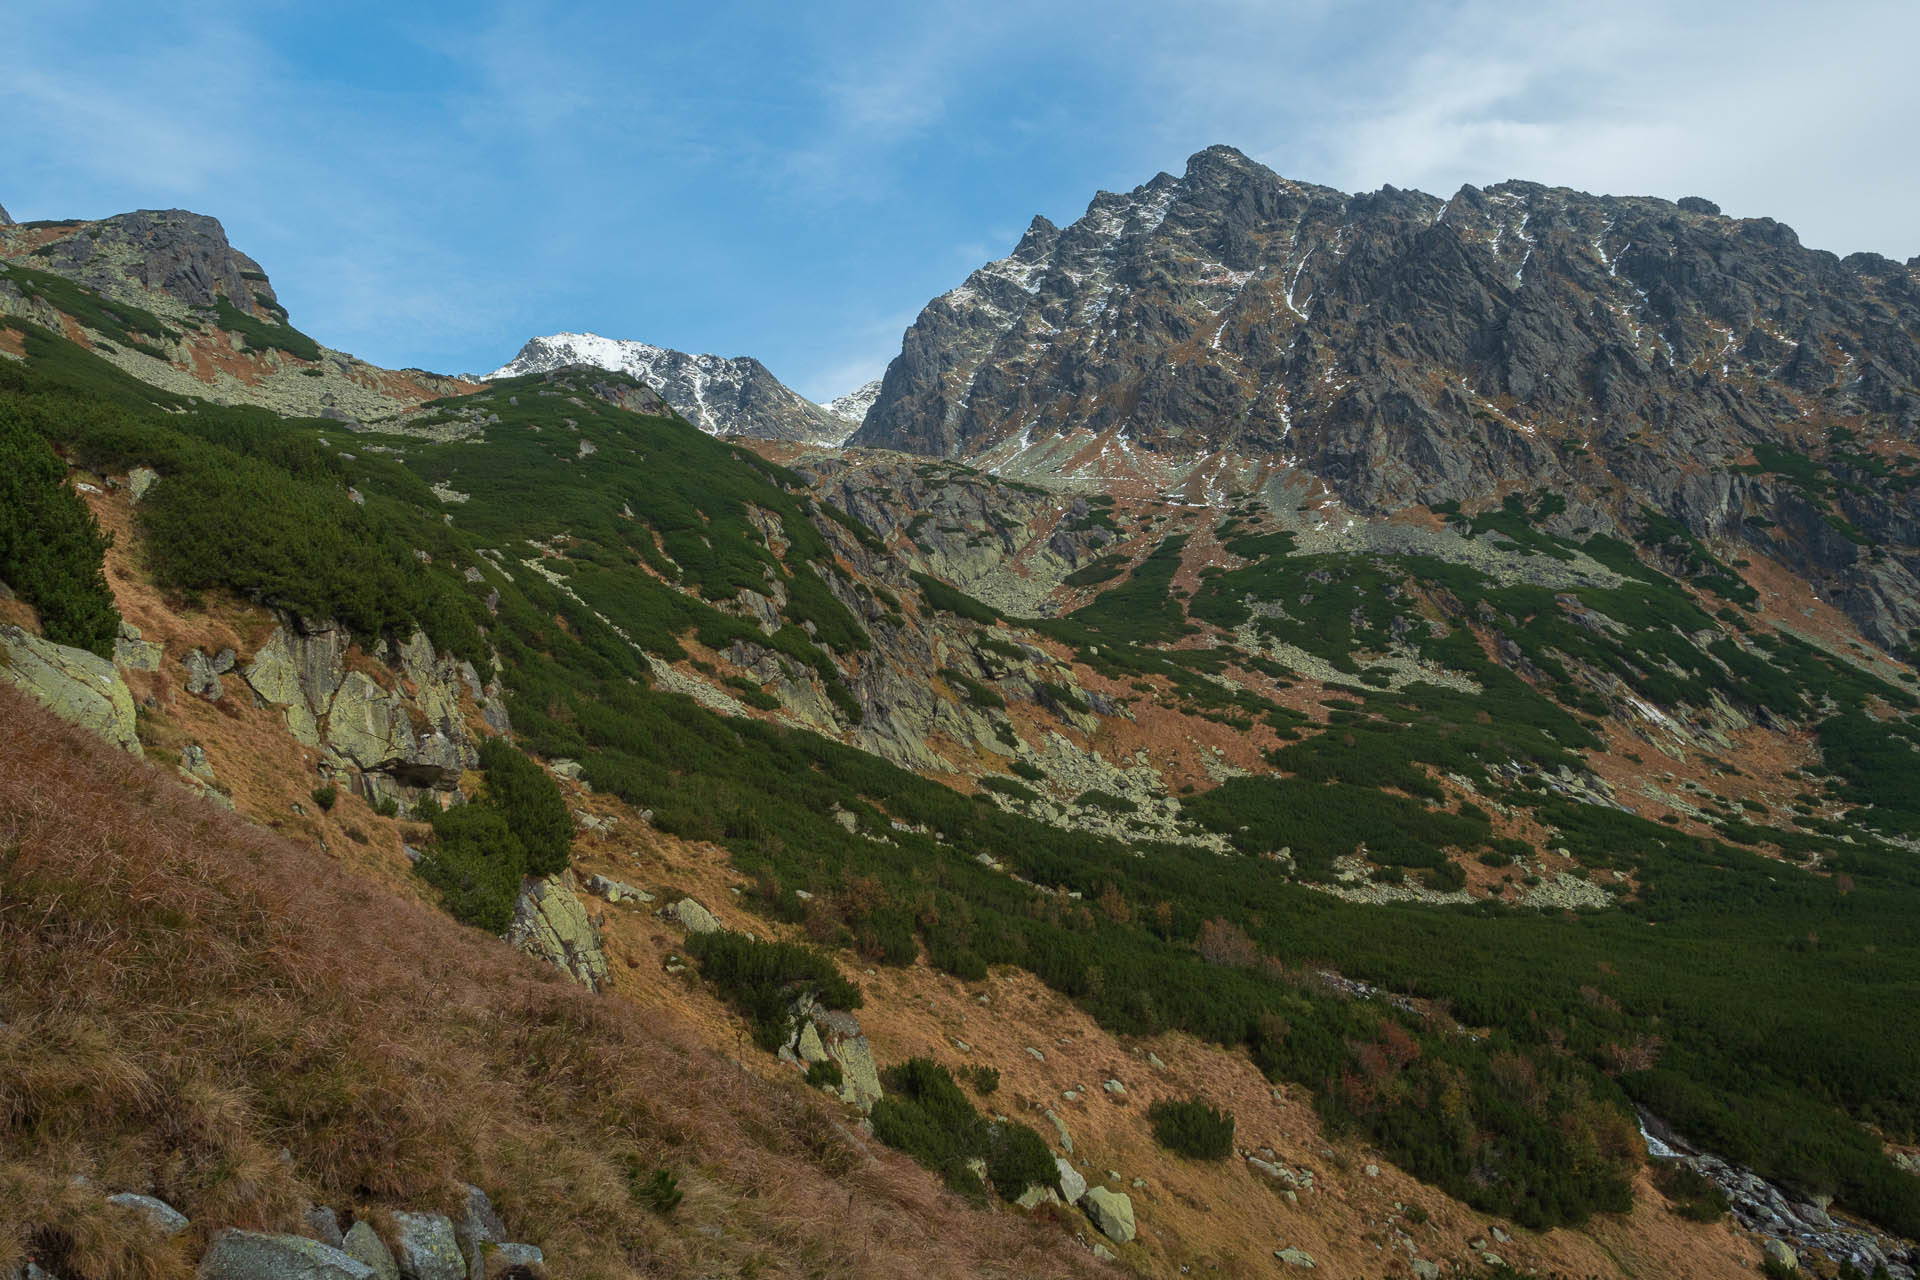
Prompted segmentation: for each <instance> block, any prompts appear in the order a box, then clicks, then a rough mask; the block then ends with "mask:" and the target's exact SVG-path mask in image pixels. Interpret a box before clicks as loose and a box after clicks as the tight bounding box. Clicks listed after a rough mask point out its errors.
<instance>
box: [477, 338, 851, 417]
mask: <svg viewBox="0 0 1920 1280" xmlns="http://www.w3.org/2000/svg"><path fill="white" fill-rule="evenodd" d="M570 364H584V365H591V366H593V367H595V368H600V369H610V370H613V371H615V372H618V373H629V374H632V375H633V376H634V377H636V378H639V379H641V380H642V381H644V382H646V383H647V384H648V385H649V386H651V387H652V388H653V389H654V390H656V391H658V392H659V393H660V395H661V396H662V397H663V398H664V399H665V400H666V402H667V403H668V404H670V405H672V406H673V407H674V408H675V409H676V410H677V411H679V413H680V415H681V416H682V417H684V418H686V419H687V421H689V422H691V423H693V424H694V425H695V426H697V427H699V428H700V429H701V430H702V431H707V432H711V433H712V434H714V435H743V436H754V437H756V438H759V439H762V440H807V441H814V442H819V443H829V444H838V443H839V442H840V441H841V440H844V439H845V438H846V437H847V435H848V433H849V432H850V431H851V430H852V429H853V427H852V426H849V425H848V424H847V423H846V422H845V421H844V420H843V419H841V418H838V417H835V416H833V415H832V414H830V413H829V412H828V411H827V410H826V409H824V408H822V407H821V406H819V405H817V404H815V403H813V402H812V401H811V400H808V399H807V398H806V397H805V396H802V395H800V394H799V393H798V392H796V391H794V390H792V389H791V388H789V387H788V386H787V385H786V384H785V383H783V382H781V381H780V379H778V378H776V377H774V376H773V374H771V373H769V372H768V371H767V367H766V366H765V365H763V364H761V363H760V362H759V361H758V360H755V359H754V358H753V357H751V356H739V357H736V358H735V359H732V360H729V359H726V358H724V357H722V356H714V355H692V354H690V353H688V352H685V351H675V350H672V349H671V348H668V347H656V346H654V345H652V344H651V343H646V342H634V341H630V340H628V339H624V338H603V337H601V336H600V335H599V334H597V333H556V334H550V335H548V336H546V337H543V338H534V339H531V340H530V341H529V342H528V343H527V345H526V346H524V347H522V348H520V354H519V355H517V356H515V357H514V358H513V359H512V360H510V361H508V362H507V363H506V364H504V365H502V366H500V367H499V368H498V369H495V370H494V371H493V372H492V373H490V374H488V375H487V378H488V380H490V381H491V380H494V379H499V378H514V377H519V376H520V375H522V374H528V373H546V372H548V371H549V370H552V369H558V368H561V367H563V366H566V365H570ZM853 425H854V426H857V425H858V423H857V422H856V423H855V424H853Z"/></svg>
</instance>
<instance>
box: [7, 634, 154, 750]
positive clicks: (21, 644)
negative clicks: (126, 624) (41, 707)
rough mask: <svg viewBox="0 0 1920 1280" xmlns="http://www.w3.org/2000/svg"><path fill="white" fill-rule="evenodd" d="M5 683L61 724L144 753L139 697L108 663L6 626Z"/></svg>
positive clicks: (82, 650)
mask: <svg viewBox="0 0 1920 1280" xmlns="http://www.w3.org/2000/svg"><path fill="white" fill-rule="evenodd" d="M0 680H5V681H6V682H7V683H8V684H11V685H13V686H14V687H15V688H16V689H19V690H21V691H22V692H24V693H26V694H27V695H29V696H30V697H32V698H33V699H35V700H36V701H38V702H41V703H43V704H45V705H46V707H47V708H48V709H49V710H51V711H52V712H53V713H54V714H55V715H57V716H59V717H60V718H61V719H63V720H70V721H72V722H73V723H74V724H77V725H79V726H80V727H81V728H82V729H85V730H87V731H88V732H89V733H93V734H97V735H98V736H100V737H102V738H105V739H106V740H107V741H108V742H111V743H112V744H113V745H114V746H116V747H119V748H120V749H121V750H123V751H131V752H132V753H133V754H134V755H139V754H140V739H139V737H138V735H136V734H135V733H134V719H133V694H132V692H131V691H130V690H129V689H128V688H127V683H126V681H124V680H122V679H121V678H120V673H119V672H118V671H116V670H115V669H114V666H113V664H112V663H111V662H108V661H107V660H106V659H105V658H102V657H99V656H98V655H96V654H91V653H88V652H87V651H86V650H85V649H74V648H70V647H69V646H67V645H63V644H54V643H52V642H51V641H48V640H42V639H41V638H40V637H39V636H36V635H33V634H31V633H30V632H27V631H25V630H23V629H21V628H20V627H16V626H12V625H5V624H0Z"/></svg>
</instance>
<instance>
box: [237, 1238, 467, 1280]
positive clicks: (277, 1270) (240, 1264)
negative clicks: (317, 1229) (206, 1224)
mask: <svg viewBox="0 0 1920 1280" xmlns="http://www.w3.org/2000/svg"><path fill="white" fill-rule="evenodd" d="M200 1280H375V1276H374V1272H373V1268H371V1267H369V1266H368V1265H367V1264H366V1263H364V1262H361V1261H360V1260H359V1259H357V1258H355V1257H353V1256H351V1255H350V1254H348V1253H346V1252H345V1251H344V1250H341V1249H336V1248H334V1247H333V1246H332V1245H325V1244H321V1243H320V1242H319V1241H318V1240H309V1239H307V1238H306V1237H305V1236H276V1235H262V1234H260V1233H258V1232H253V1231H234V1230H226V1231H222V1232H220V1233H219V1234H218V1235H216V1236H215V1237H214V1238H213V1244H212V1246H211V1247H209V1248H208V1249H207V1252H206V1255H205V1256H204V1257H202V1258H201V1259H200ZM456 1280H457V1278H456Z"/></svg>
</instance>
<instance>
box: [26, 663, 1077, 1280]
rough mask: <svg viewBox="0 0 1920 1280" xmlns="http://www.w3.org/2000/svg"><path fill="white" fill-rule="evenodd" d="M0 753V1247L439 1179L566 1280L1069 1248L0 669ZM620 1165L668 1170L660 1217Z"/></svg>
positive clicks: (433, 1195)
mask: <svg viewBox="0 0 1920 1280" xmlns="http://www.w3.org/2000/svg"><path fill="white" fill-rule="evenodd" d="M0 763H3V765H4V767H0V964H3V965H4V979H0V1023H4V1026H0V1268H5V1267H6V1266H8V1265H9V1264H10V1263H11V1262H12V1261H13V1260H16V1259H18V1258H19V1257H20V1256H22V1255H23V1254H24V1253H27V1252H30V1251H31V1252H37V1253H39V1254H40V1255H41V1256H43V1257H52V1258H54V1259H56V1260H57V1261H59V1262H60V1264H61V1267H62V1269H63V1270H64V1272H65V1273H66V1274H69V1275H72V1276H75V1277H88V1278H89V1280H91V1278H92V1277H101V1278H103V1280H104V1278H106V1277H136V1278H138V1280H163V1278H165V1277H174V1276H185V1275H187V1274H188V1273H189V1272H190V1270H191V1264H190V1258H191V1256H192V1255H193V1254H194V1253H195V1252H196V1251H197V1248H198V1246H199V1245H200V1244H202V1243H204V1241H205V1239H206V1237H207V1235H208V1234H210V1232H211V1231H212V1229H214V1228H216V1227H218V1226H225V1225H234V1226H242V1227H252V1228H260V1229H270V1230H297V1229H298V1226H299V1215H300V1211H301V1209H302V1208H303V1207H304V1206H305V1204H307V1203H308V1202H309V1201H317V1202H320V1203H328V1204H333V1205H335V1206H339V1207H354V1208H358V1209H362V1210H370V1209H373V1208H376V1207H378V1206H380V1205H382V1204H386V1205H396V1204H404V1205H407V1206H412V1207H428V1206H435V1205H438V1206H441V1207H448V1206H450V1205H451V1203H452V1199H453V1195H454V1191H455V1188H456V1186H457V1185H458V1184H459V1183H460V1182H463V1181H468V1180H471V1181H474V1182H477V1183H479V1184H480V1185H481V1186H483V1187H485V1188H486V1189H487V1191H488V1192H489V1193H490V1194H491V1195H492V1196H493V1198H494V1201H495V1203H496V1204H497V1205H498V1206H499V1208H500V1211H501V1213H502V1215H503V1217H504V1218H505V1219H506V1221H507V1224H508V1226H509V1229H510V1230H511V1231H512V1232H513V1233H514V1234H515V1235H517V1236H519V1237H521V1238H525V1239H530V1240H532V1241H534V1242H536V1243H538V1244H540V1245H541V1246H542V1247H544V1248H545V1249H546V1250H547V1251H548V1255H549V1257H550V1258H552V1259H553V1260H554V1262H555V1264H556V1265H555V1269H556V1272H557V1273H558V1274H562V1275H568V1276H586V1277H595V1276H619V1275H633V1274H645V1275H693V1274H698V1275H710V1276H745V1275H759V1276H788V1275H793V1276H798V1275H842V1274H851V1273H854V1272H862V1273H865V1274H872V1275H880V1276H895V1275H929V1276H941V1275H952V1276H960V1275H984V1276H1038V1275H1047V1276H1054V1275H1070V1274H1079V1273H1087V1274H1091V1273H1093V1271H1094V1264H1093V1263H1092V1261H1091V1259H1090V1258H1089V1257H1088V1256H1087V1255H1086V1254H1084V1253H1082V1252H1079V1251H1078V1250H1076V1249H1074V1248H1072V1246H1071V1245H1070V1244H1068V1242H1066V1241H1065V1240H1063V1239H1062V1238H1061V1236H1060V1235H1059V1234H1058V1233H1057V1231H1049V1230H1047V1229H1045V1228H1043V1227H1040V1226H1038V1225H1035V1224H1032V1223H1029V1222H1027V1221H1026V1220H1024V1219H1022V1218H1020V1217H1019V1216H1017V1215H1015V1214H1012V1213H1006V1212H1002V1213H994V1214H987V1213H979V1212H974V1211H971V1210H968V1209H966V1208H965V1207H964V1206H963V1205H962V1204H961V1203H960V1202H959V1201H958V1200H956V1199H954V1198H953V1197H951V1196H950V1195H948V1194H947V1193H945V1192H944V1191H942V1190H940V1189H939V1188H938V1187H937V1186H936V1185H935V1184H934V1182H933V1181H932V1180H931V1178H930V1177H929V1176H928V1175H926V1174H925V1173H924V1172H923V1171H922V1170H920V1169H918V1168H917V1167H916V1166H913V1165H912V1164H910V1163H909V1162H907V1161H906V1160H905V1159H903V1158H901V1157H898V1156H895V1155H892V1154H889V1153H886V1152H883V1151H880V1150H877V1149H873V1148H871V1147H870V1146H869V1145H868V1144H867V1143H865V1142H863V1141H862V1140H860V1139H859V1138H858V1137H857V1135H856V1134H855V1133H854V1132H852V1131H851V1130H850V1129H849V1127H848V1122H847V1120H846V1118H845V1117H844V1116H843V1115H842V1114H841V1113H839V1112H837V1111H835V1110H833V1109H831V1108H829V1107H827V1106H826V1105H824V1104H823V1103H822V1102H821V1101H820V1100H819V1099H818V1098H817V1097H816V1096H815V1095H813V1094H811V1093H809V1092H807V1091H805V1090H803V1089H801V1088H800V1087H798V1086H797V1085H792V1086H789V1085H783V1084H780V1083H776V1082H769V1081H766V1080H764V1079H761V1078H759V1077H758V1076H755V1075H752V1074H750V1073H748V1072H745V1071H743V1070H742V1069H741V1068H740V1066H739V1065H738V1064H736V1063H734V1062H731V1061H730V1060H728V1059H727V1058H726V1057H724V1056H722V1055H720V1054H718V1053H715V1052H713V1051H712V1050H710V1049H706V1048H704V1047H701V1046H700V1044H699V1043H698V1041H697V1040H696V1039H695V1038H694V1037H693V1036H692V1035H691V1034H689V1033H688V1032H687V1030H686V1029H685V1028H683V1026H682V1025H681V1020H680V1018H679V1016H678V1015H677V1014H674V1013H672V1012H671V1011H669V1010H666V1009H649V1008H644V1007H641V1006H638V1005H636V1004H633V1003H631V1002H629V1001H627V1000H624V999H619V998H607V997H598V998H596V997H593V996H590V995H588V994H587V993H586V992H584V991H582V990H580V989H579V988H577V987H574V986H572V985H571V984H569V983H567V982H565V981H563V980H562V979H561V978H560V977H559V976H558V975H557V974H555V973H553V972H552V971H550V970H548V969H546V968H544V967H543V966H540V965H538V964H536V963H535V962H533V961H531V960H528V959H526V958H524V957H521V956H519V955H517V954H515V953H513V952H511V951H509V950H508V949H507V948H506V947H504V946H502V945H501V944H499V943H498V942H496V941H495V940H493V939H491V938H488V937H485V936H483V935H481V934H479V933H476V932H474V931H472V930H469V929H465V928H462V927H461V926H459V925H456V924H455V923H453V922H452V921H451V920H449V919H447V918H446V917H444V916H441V915H439V914H438V913H436V912H433V911H431V910H429V909H428V908H426V907H423V906H421V905H419V904H417V903H414V902H409V901H406V900H403V899H401V898H399V897H396V896H395V895H393V894H391V893H390V892H388V891H386V890H384V889H381V888H379V887H377V886H375V885H372V884H370V883H367V882H365V881H362V880H359V879H357V878H355V877H354V876H353V875H351V874H350V873H349V872H347V871H346V870H344V869H343V868H341V867H340V866H338V865H337V864H335V863H332V862H330V861H328V860H327V859H325V858H323V857H321V856H320V855H318V854H317V853H315V852H313V851H311V850H310V849H306V848H303V847H300V846H297V845H294V844H291V843H288V842H286V841H284V840H282V839H280V838H278V837H277V836H274V835H272V834H271V833H268V832H265V831H262V830H261V829H259V828H256V827H253V826H250V825H249V824H247V823H246V822H244V821H243V820H241V819H239V818H237V817H234V816H233V815H230V814H226V813H223V812H221V811H219V810H217V809H214V808H212V807H211V806H209V805H207V804H205V803H204V802H201V801H199V800H197V799H195V798H194V797H192V796H190V795H189V794H188V793H187V792H185V791H184V790H183V789H182V788H181V787H179V786H178V785H177V784H176V783H175V782H174V781H173V780H172V779H171V778H170V777H168V776H167V775H166V774H165V773H163V772H161V771H160V770H157V769H155V768H153V767H152V766H149V765H146V764H142V763H140V762H136V761H133V760H131V759H129V758H126V757H123V756H120V755H119V754H118V753H116V752H111V751H108V750H106V749H104V748H102V747H101V746H100V745H99V744H98V743H96V742H94V741H93V740H92V739H90V738H88V737H86V736H85V735H83V734H80V733H79V732H77V731H75V730H73V729H70V728H69V727H68V726H66V725H64V724H61V723H60V722H58V721H56V720H54V719H53V718H52V717H51V716H49V715H47V714H46V713H45V712H43V711H42V710H41V709H40V708H39V707H37V706H35V705H33V704H31V703H29V702H27V701H26V700H25V699H23V698H21V697H20V696H18V695H16V694H15V693H14V692H13V691H11V690H7V689H0ZM283 1152H284V1154H283ZM629 1157H631V1158H634V1159H636V1160H638V1161H639V1163H640V1166H641V1167H642V1168H643V1169H645V1170H648V1171H651V1169H653V1168H654V1167H655V1166H656V1165H664V1166H666V1167H668V1168H670V1169H672V1170H674V1171H675V1172H676V1173H677V1174H678V1175H679V1177H680V1180H681V1185H682V1187H683V1188H684V1189H685V1191H686V1200H685V1203H684V1204H682V1205H681V1207H680V1208H679V1209H678V1210H677V1211H676V1212H675V1213H674V1214H673V1215H672V1216H671V1217H666V1218H663V1217H661V1216H660V1215H658V1214H655V1213H653V1212H651V1211H650V1210H648V1209H646V1208H644V1207H642V1206H641V1205H639V1204H637V1203H636V1202H635V1201H634V1199H633V1198H632V1197H631V1196H630V1194H629V1192H628V1189H627V1182H626V1177H625V1174H624V1172H623V1161H624V1160H625V1159H626V1158H629ZM74 1175H82V1176H84V1177H86V1178H87V1179H90V1180H91V1182H92V1184H93V1185H91V1186H77V1185H74V1184H73V1183H72V1182H71V1181H70V1179H71V1178H72V1177H73V1176H74ZM122 1189H126V1190H135V1191H143V1192H149V1193H151V1194H155V1195H158V1196H160V1197H162V1198H163V1199H165V1200H167V1201H169V1202H170V1203H172V1204H174V1205H176V1206H178V1207H179V1208H180V1209H181V1210H182V1211H184V1212H186V1213H187V1214H189V1215H190V1216H191V1217H192V1218H193V1219H194V1221H195V1227H194V1230H193V1232H192V1233H190V1236H189V1237H188V1238H187V1239H185V1240H184V1241H182V1242H181V1243H180V1244H178V1245H166V1244H162V1243H158V1242H155V1241H153V1240H151V1239H150V1238H148V1237H147V1236H146V1235H145V1234H144V1232H143V1231H142V1230H141V1228H140V1226H139V1223H138V1220H137V1219H135V1218H134V1217H132V1216H131V1215H129V1214H127V1213H125V1212H123V1211H119V1210H115V1209H112V1208H110V1207H109V1206H107V1205H106V1204H105V1202H104V1200H103V1199H102V1198H101V1193H102V1192H103V1191H113V1190H122Z"/></svg>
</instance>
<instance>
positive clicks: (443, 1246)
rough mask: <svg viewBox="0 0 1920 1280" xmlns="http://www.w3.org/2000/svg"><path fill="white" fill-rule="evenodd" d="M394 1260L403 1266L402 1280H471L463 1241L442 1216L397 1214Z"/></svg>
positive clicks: (395, 1220)
mask: <svg viewBox="0 0 1920 1280" xmlns="http://www.w3.org/2000/svg"><path fill="white" fill-rule="evenodd" d="M393 1260H394V1261H395V1262H397V1263H399V1264H400V1280H467V1260H466V1259H465V1258H464V1257H462V1256H461V1254H460V1240H459V1237H458V1236H457V1235H456V1234H455V1233H454V1229H453V1222H452V1221H451V1220H450V1219H449V1218H448V1217H447V1216H446V1215H445V1214H442V1213H408V1212H406V1211H404V1210H401V1211H397V1212H395V1213H394V1215H393Z"/></svg>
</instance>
